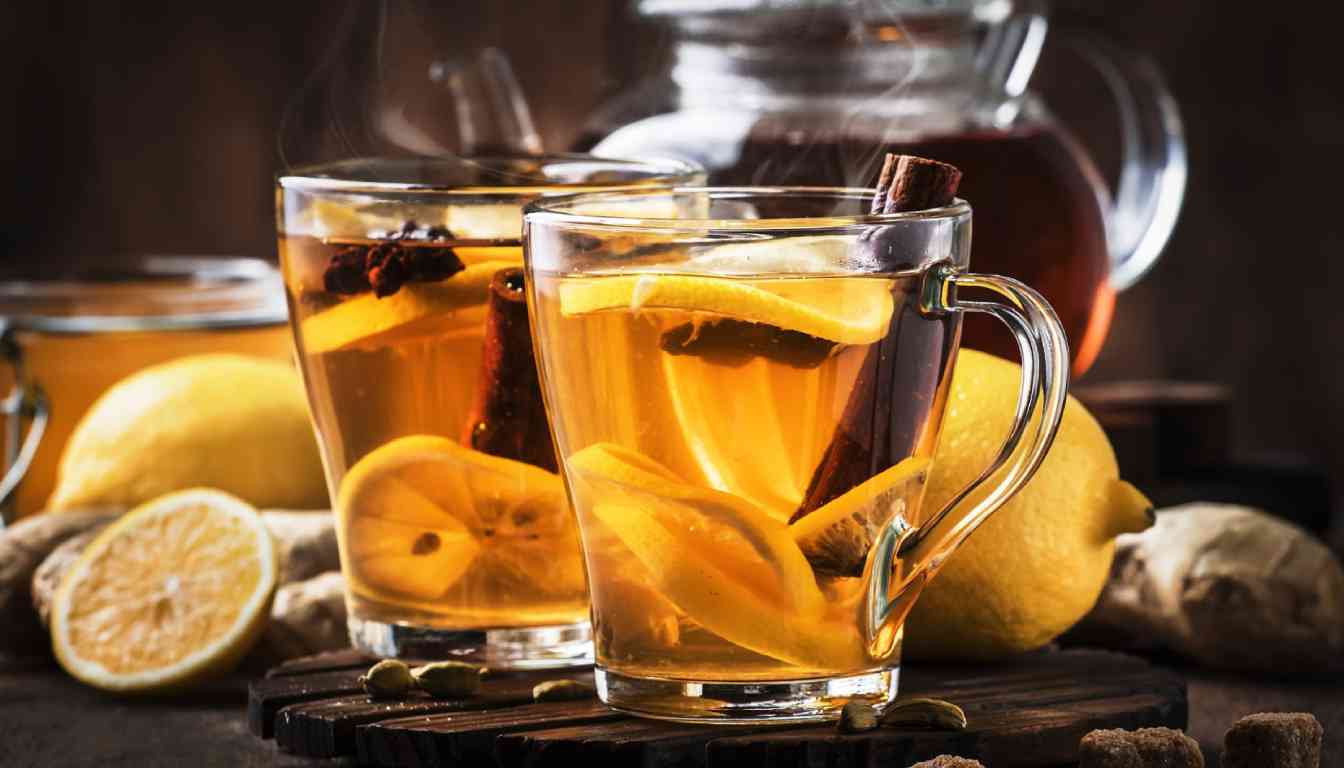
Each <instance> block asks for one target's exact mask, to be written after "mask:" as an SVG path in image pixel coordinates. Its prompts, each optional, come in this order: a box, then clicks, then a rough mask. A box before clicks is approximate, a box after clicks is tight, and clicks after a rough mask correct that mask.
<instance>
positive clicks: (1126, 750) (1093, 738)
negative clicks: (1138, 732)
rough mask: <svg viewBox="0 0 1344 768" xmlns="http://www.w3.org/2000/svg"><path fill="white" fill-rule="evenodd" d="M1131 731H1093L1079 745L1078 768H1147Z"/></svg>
mask: <svg viewBox="0 0 1344 768" xmlns="http://www.w3.org/2000/svg"><path fill="white" fill-rule="evenodd" d="M1131 735H1132V734H1131V733H1130V732H1129V731H1122V730H1118V729H1113V730H1112V729H1108V730H1102V731H1093V732H1091V733H1089V734H1087V735H1086V736H1084V737H1083V740H1082V741H1080V742H1079V743H1078V768H1145V766H1144V764H1143V758H1142V757H1139V749H1138V747H1136V746H1134V744H1133V742H1131V741H1130V736H1131Z"/></svg>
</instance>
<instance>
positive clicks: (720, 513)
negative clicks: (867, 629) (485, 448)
mask: <svg viewBox="0 0 1344 768" xmlns="http://www.w3.org/2000/svg"><path fill="white" fill-rule="evenodd" d="M566 466H567V467H568V469H569V471H570V472H571V473H572V477H573V478H574V479H575V485H576V489H575V494H576V500H577V503H580V504H584V505H585V506H586V508H587V509H589V510H591V512H592V513H593V515H594V516H595V517H597V519H599V520H600V521H601V522H602V523H603V524H604V525H605V526H606V527H607V528H609V529H610V530H611V531H612V532H614V533H615V535H616V537H617V538H618V539H619V540H620V541H621V543H622V544H623V545H624V546H625V547H626V548H627V549H628V550H629V551H630V552H631V553H632V554H633V555H634V556H635V558H637V559H638V560H639V562H640V563H641V564H642V565H643V566H644V568H645V569H646V570H647V572H648V573H649V574H650V577H651V578H652V579H653V581H654V587H655V588H656V589H657V590H658V591H659V592H660V593H661V594H662V595H663V597H665V598H667V599H668V600H669V601H671V602H672V603H673V604H675V605H676V606H677V607H678V608H680V609H681V610H682V611H683V612H685V613H686V614H687V615H688V616H689V617H690V618H691V619H693V620H695V621H696V622H698V623H700V624H701V625H702V626H703V627H705V628H706V629H708V630H709V631H711V632H713V633H715V634H717V635H719V636H720V637H722V638H724V639H725V640H728V641H729V642H732V643H735V644H737V645H740V646H742V647H743V648H747V649H749V650H752V651H755V652H757V653H761V654H765V655H767V656H771V657H773V658H777V659H780V660H782V661H785V662H787V663H791V664H797V665H799V666H802V667H806V668H809V669H830V668H833V667H835V666H855V665H860V664H862V663H863V658H864V651H863V647H862V643H861V642H860V640H859V637H858V632H857V630H856V629H855V627H854V626H852V625H846V624H844V623H841V622H835V621H827V620H825V619H824V616H825V613H826V604H825V598H824V597H823V595H822V592H821V590H820V589H819V588H818V587H817V583H816V580H815V578H814V577H813V575H812V569H811V568H810V567H809V566H808V564H807V561H806V560H805V559H804V558H803V554H802V552H801V551H800V550H799V549H798V546H797V545H796V544H795V543H794V542H793V540H792V539H791V538H790V537H789V535H788V529H787V527H786V526H785V525H784V524H783V523H780V522H779V521H777V520H775V519H773V518H771V517H770V516H769V515H767V514H765V513H764V512H762V511H761V510H760V509H758V508H757V507H755V506H754V505H752V504H750V503H749V502H746V501H743V500H741V499H739V498H737V497H735V496H732V495H730V494H726V493H720V492H718V491H713V490H709V489H703V488H697V487H695V486H691V485H688V484H685V483H684V482H681V481H680V480H679V479H678V478H676V476H675V475H674V474H673V473H672V472H671V471H670V470H668V469H666V468H665V467H661V466H660V465H658V464H657V463H656V462H654V461H653V460H652V459H650V458H648V457H646V456H642V455H640V454H638V453H636V452H633V451H630V450H628V449H625V448H622V447H620V446H617V445H613V444H610V443H597V444H594V445H591V446H589V447H587V448H585V449H583V450H581V451H578V452H577V453H575V454H573V455H571V456H570V457H569V460H568V462H567V464H566Z"/></svg>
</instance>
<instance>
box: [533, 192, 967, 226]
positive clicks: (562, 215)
mask: <svg viewBox="0 0 1344 768" xmlns="http://www.w3.org/2000/svg"><path fill="white" fill-rule="evenodd" d="M681 194H707V195H709V196H710V197H711V198H713V199H716V200H720V199H721V200H732V199H740V198H760V197H767V198H776V199H783V198H788V197H808V198H813V199H833V200H861V201H865V202H867V201H871V200H872V198H873V196H874V195H875V194H876V190H874V189H871V188H867V187H809V186H722V187H720V186H691V187H683V186H676V187H662V188H658V189H626V190H621V189H611V190H602V191H597V192H579V193H573V194H567V195H555V196H549V197H546V198H544V199H538V200H534V201H533V202H531V203H529V204H528V205H527V207H526V208H524V209H523V218H524V220H525V221H527V222H528V223H532V222H545V223H564V224H571V225H581V226H589V227H596V228H610V229H631V230H662V231H671V232H695V233H704V232H705V231H706V230H709V231H715V230H718V231H730V232H754V231H789V232H823V231H824V232H834V231H835V230H837V229H851V228H868V227H873V226H880V225H883V224H896V223H901V222H911V221H941V220H946V219H957V218H961V217H963V216H968V215H970V213H971V206H970V203H967V202H966V201H965V200H963V199H961V198H959V197H958V198H954V199H953V201H952V203H951V204H950V205H946V206H943V207H941V208H927V209H924V210H919V211H906V212H902V213H863V214H848V215H836V216H793V217H771V218H760V219H747V218H741V219H724V218H676V219H669V218H658V217H641V216H622V215H612V214H585V213H575V212H573V211H567V210H563V208H564V206H567V205H576V204H579V203H588V202H596V203H600V202H616V201H620V200H631V199H639V198H652V197H656V196H659V195H681Z"/></svg>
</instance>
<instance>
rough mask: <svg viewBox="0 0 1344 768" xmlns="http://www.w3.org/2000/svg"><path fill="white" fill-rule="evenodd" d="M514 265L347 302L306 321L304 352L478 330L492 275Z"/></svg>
mask: <svg viewBox="0 0 1344 768" xmlns="http://www.w3.org/2000/svg"><path fill="white" fill-rule="evenodd" d="M512 266H516V264H514V263H513V262H510V261H484V262H479V263H476V264H471V265H468V266H467V268H466V269H464V270H462V271H461V272H459V273H457V274H456V275H453V276H452V277H450V278H448V279H447V280H443V281H440V282H436V283H411V284H409V285H403V286H402V287H401V290H399V291H397V292H396V293H394V294H392V295H391V296H386V297H383V298H378V297H377V296H375V295H374V294H372V293H366V294H362V295H360V296H357V297H355V298H353V299H350V300H348V301H343V302H341V303H340V304H337V305H336V306H334V307H332V308H330V309H326V310H323V311H321V312H318V313H317V314H315V315H312V316H311V317H308V318H306V319H304V321H303V322H302V323H301V330H302V334H303V346H304V351H305V352H307V353H308V354H320V353H323V352H331V351H334V350H339V349H347V348H352V347H360V346H369V347H375V346H383V345H387V344H392V343H394V342H401V341H409V340H412V339H418V338H423V337H428V336H431V335H434V336H437V335H440V334H442V333H445V332H451V331H452V329H454V328H462V329H464V332H478V331H479V328H480V324H481V321H482V320H483V319H484V317H485V299H486V296H487V293H486V292H487V291H488V290H489V287H490V279H491V278H492V277H494V274H495V273H496V272H498V271H499V270H501V269H507V268H509V267H512Z"/></svg>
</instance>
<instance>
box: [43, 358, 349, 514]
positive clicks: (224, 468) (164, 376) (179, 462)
mask: <svg viewBox="0 0 1344 768" xmlns="http://www.w3.org/2000/svg"><path fill="white" fill-rule="evenodd" d="M195 487H209V488H217V489H219V490H221V491H225V492H227V493H231V494H233V495H235V496H237V497H239V498H241V499H243V500H244V501H247V502H248V503H250V504H252V505H254V506H256V507H284V508H290V509H316V508H322V507H326V506H327V491H326V485H325V482H324V480H323V474H322V462H321V459H320V457H319V455H318V451H317V443H316V440H315V439H314V437H313V429H312V427H311V426H310V424H309V421H308V409H307V406H306V404H305V403H304V396H303V384H302V383H301V382H300V380H299V376H298V373H297V372H296V371H295V370H294V368H293V366H291V365H289V364H287V363H283V362H279V361H276V360H268V359H263V358H256V357H244V356H241V355H225V354H216V355H197V356H193V357H184V358H179V359H177V360H173V361H171V362H168V363H163V364H160V365H155V366H151V367H149V368H145V369H143V370H141V371H139V372H137V373H135V374H132V375H131V376H128V377H127V378H125V379H122V380H121V381H120V382H118V383H117V384H115V385H114V386H112V388H110V389H108V390H107V391H106V392H104V393H103V395H102V396H101V397H100V398H98V400H97V401H96V402H95V403H94V404H93V406H92V407H91V408H89V410H88V412H87V413H86V414H85V415H84V418H83V419H82V420H81V421H80V422H79V424H78V425H77V426H76V427H75V430H74V432H73V433H72V434H71V436H70V440H69V441H68V442H67V443H66V445H65V451H64V453H63V454H62V455H61V463H60V468H59V470H58V475H57V480H56V490H55V491H54V492H53V493H52V496H51V500H50V502H49V503H48V507H49V508H50V509H54V510H60V509H71V508H74V507H85V506H100V505H117V506H126V507H133V506H136V505H138V504H141V503H143V502H146V501H149V500H150V499H154V498H156V497H158V496H161V495H163V494H165V493H169V492H171V491H177V490H182V489H185V488H195Z"/></svg>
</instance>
